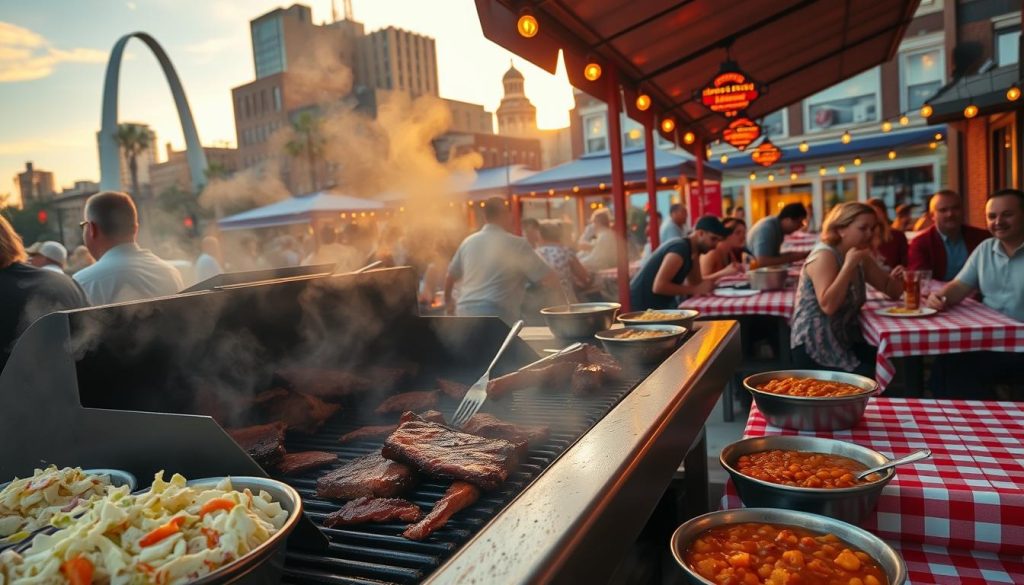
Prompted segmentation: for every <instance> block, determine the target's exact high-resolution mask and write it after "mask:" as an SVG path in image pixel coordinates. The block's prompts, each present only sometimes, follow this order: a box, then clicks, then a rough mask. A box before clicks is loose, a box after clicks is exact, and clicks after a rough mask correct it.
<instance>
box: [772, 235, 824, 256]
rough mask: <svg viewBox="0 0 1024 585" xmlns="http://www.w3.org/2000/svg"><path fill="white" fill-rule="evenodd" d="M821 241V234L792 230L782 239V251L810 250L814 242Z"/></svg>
mask: <svg viewBox="0 0 1024 585" xmlns="http://www.w3.org/2000/svg"><path fill="white" fill-rule="evenodd" d="M819 241H821V234H812V233H808V232H803V231H800V232H793V233H791V234H789V235H788V236H786V237H785V239H783V240H782V248H781V250H782V252H783V253H788V252H810V251H811V248H813V247H814V244H817V243H818V242H819Z"/></svg>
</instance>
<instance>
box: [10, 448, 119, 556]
mask: <svg viewBox="0 0 1024 585" xmlns="http://www.w3.org/2000/svg"><path fill="white" fill-rule="evenodd" d="M111 489H113V486H111V484H110V477H109V476H107V475H90V474H87V473H85V472H84V471H82V469H81V468H79V467H65V468H63V469H57V466H56V465H51V466H49V467H47V468H46V469H36V470H35V473H33V474H32V477H26V478H23V479H15V480H14V481H12V482H10V484H9V485H7V487H5V488H4V489H3V490H2V491H0V544H4V543H11V542H18V541H20V540H23V539H25V538H27V537H28V536H29V535H31V533H32V532H35V531H36V530H39V529H40V528H45V527H47V526H50V525H53V526H58V527H59V526H61V524H62V523H64V524H65V525H66V523H67V522H68V521H70V519H71V518H72V517H74V516H76V515H78V514H80V513H82V512H84V511H85V510H87V509H88V508H89V507H91V506H92V504H93V503H95V502H96V501H97V500H99V499H100V498H102V497H103V496H104V495H106V494H107V493H108V492H109V491H110V490H111Z"/></svg>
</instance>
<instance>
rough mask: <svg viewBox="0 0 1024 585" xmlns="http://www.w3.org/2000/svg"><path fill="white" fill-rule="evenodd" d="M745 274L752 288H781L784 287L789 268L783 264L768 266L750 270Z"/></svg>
mask: <svg viewBox="0 0 1024 585" xmlns="http://www.w3.org/2000/svg"><path fill="white" fill-rule="evenodd" d="M747 275H748V277H749V278H750V288H752V289H754V290H782V289H784V288H786V278H787V277H788V276H789V269H788V268H786V267H785V266H768V267H766V268H756V269H754V270H751V271H749V272H748V273H747Z"/></svg>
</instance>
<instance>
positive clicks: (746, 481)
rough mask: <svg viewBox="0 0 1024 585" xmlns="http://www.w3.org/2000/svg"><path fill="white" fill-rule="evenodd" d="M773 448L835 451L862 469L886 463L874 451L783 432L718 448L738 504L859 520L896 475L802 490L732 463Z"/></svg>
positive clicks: (883, 475) (845, 520)
mask: <svg viewBox="0 0 1024 585" xmlns="http://www.w3.org/2000/svg"><path fill="white" fill-rule="evenodd" d="M773 449H781V450H788V451H804V452H812V453H827V454H829V455H841V456H843V457H849V458H850V459H853V460H854V461H857V462H859V463H863V464H864V465H865V466H867V467H876V466H878V465H885V464H886V463H888V462H889V458H888V457H886V456H885V455H882V454H881V453H879V452H878V451H874V450H872V449H868V448H867V447H861V446H860V445H856V444H854V443H847V442H845V441H836V440H834V439H822V438H819V437H800V436H792V435H789V436H787V435H783V436H772V437H754V438H751V439H744V440H742V441H737V442H735V443H732V444H731V445H728V446H726V447H725V448H724V449H722V454H721V455H720V456H719V462H720V463H721V464H722V467H724V468H725V470H726V471H728V472H729V475H730V476H732V482H733V485H735V486H736V492H737V493H739V496H740V499H741V500H743V505H744V506H747V507H751V508H785V509H787V510H799V511H801V512H812V513H814V514H821V515H823V516H829V517H831V518H836V519H837V520H843V521H844V522H850V523H852V524H859V523H860V522H861V520H863V519H864V518H865V517H867V516H868V515H869V514H870V513H871V512H872V511H874V509H875V504H877V503H878V496H879V495H881V493H882V488H884V487H885V486H886V484H888V483H889V482H890V481H892V478H893V477H895V476H896V472H895V471H894V470H893V469H891V468H890V469H887V470H886V471H884V472H882V473H881V474H880V475H881V478H879V479H878V480H877V481H873V482H871V483H865V484H862V485H857V486H853V487H848V488H834V489H827V488H806V487H793V486H788V485H781V484H777V483H771V482H768V481H763V480H760V479H755V478H753V477H750V476H749V475H744V474H742V473H740V471H739V470H738V469H737V468H736V462H737V461H738V460H739V458H740V457H742V456H744V455H750V454H751V453H760V452H761V451H769V450H773Z"/></svg>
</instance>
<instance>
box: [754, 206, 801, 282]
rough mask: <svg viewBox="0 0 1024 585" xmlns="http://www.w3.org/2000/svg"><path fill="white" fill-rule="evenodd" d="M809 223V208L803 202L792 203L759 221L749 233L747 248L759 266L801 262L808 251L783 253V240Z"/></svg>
mask: <svg viewBox="0 0 1024 585" xmlns="http://www.w3.org/2000/svg"><path fill="white" fill-rule="evenodd" d="M806 223H807V208H806V207H804V206H803V204H801V203H790V204H789V205H786V206H785V207H783V208H782V209H781V210H780V211H779V214H778V215H769V216H768V217H766V218H764V219H762V220H761V221H758V222H757V223H755V224H754V227H752V228H750V232H749V233H748V234H747V248H749V249H750V253H751V254H752V255H753V256H754V260H755V261H756V262H757V268H763V267H765V266H778V265H779V264H788V263H790V262H799V261H800V260H803V259H804V258H806V257H807V252H787V253H785V254H783V253H782V241H783V239H784V238H785V237H786V236H788V235H789V234H791V233H793V232H795V231H797V230H799V229H801V228H802V227H804V225H805V224H806Z"/></svg>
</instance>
